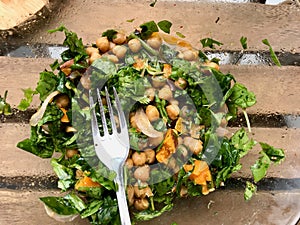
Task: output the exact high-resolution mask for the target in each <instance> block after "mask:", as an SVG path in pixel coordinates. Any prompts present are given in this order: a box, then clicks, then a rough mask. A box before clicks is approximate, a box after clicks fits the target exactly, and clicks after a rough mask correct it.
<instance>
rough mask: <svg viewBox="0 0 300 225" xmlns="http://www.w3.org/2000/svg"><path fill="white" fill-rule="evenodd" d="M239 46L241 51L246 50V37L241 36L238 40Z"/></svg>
mask: <svg viewBox="0 0 300 225" xmlns="http://www.w3.org/2000/svg"><path fill="white" fill-rule="evenodd" d="M240 42H241V45H242V47H243V49H247V48H248V45H247V37H244V36H242V37H241V39H240Z"/></svg>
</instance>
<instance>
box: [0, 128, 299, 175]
mask: <svg viewBox="0 0 300 225" xmlns="http://www.w3.org/2000/svg"><path fill="white" fill-rule="evenodd" d="M234 130H235V129H231V131H234ZM0 133H1V135H0V143H1V148H0V156H1V166H2V172H1V175H2V176H7V177H13V176H22V175H23V176H47V175H53V171H52V168H51V166H50V162H49V159H40V158H38V157H36V156H34V155H32V154H30V153H27V152H24V151H23V150H21V149H18V148H17V147H16V144H17V143H18V142H19V141H21V140H23V139H24V138H27V137H29V135H30V128H29V125H22V124H5V123H4V124H1V126H0ZM253 134H254V135H253V136H254V138H255V139H256V140H257V141H262V142H266V143H269V144H271V145H274V146H276V147H278V148H284V149H285V151H286V160H285V161H284V162H283V163H282V164H281V165H278V166H271V167H270V171H269V173H268V177H280V178H299V170H300V164H299V162H300V154H298V151H299V149H298V148H299V139H300V129H282V128H280V129H279V128H277V129H276V128H271V129H270V128H253ZM259 150H260V148H259V146H256V147H255V149H254V150H253V151H252V152H251V153H250V154H249V155H248V156H247V157H245V158H244V159H243V160H242V162H243V165H244V168H243V169H242V170H241V172H239V173H238V174H236V175H237V176H238V177H249V175H250V174H251V172H250V169H249V166H250V165H252V164H253V163H254V162H255V160H256V159H257V157H258V156H259V155H258V151H259Z"/></svg>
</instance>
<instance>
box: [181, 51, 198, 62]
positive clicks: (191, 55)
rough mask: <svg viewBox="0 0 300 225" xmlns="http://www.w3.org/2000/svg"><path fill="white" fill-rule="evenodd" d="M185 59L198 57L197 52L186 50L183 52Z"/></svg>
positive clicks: (189, 59) (191, 59)
mask: <svg viewBox="0 0 300 225" xmlns="http://www.w3.org/2000/svg"><path fill="white" fill-rule="evenodd" d="M182 54H183V59H185V60H188V61H193V60H195V59H196V58H197V54H196V53H195V52H194V51H192V50H186V51H184V52H183V53H182Z"/></svg>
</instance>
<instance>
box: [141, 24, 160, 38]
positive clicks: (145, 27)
mask: <svg viewBox="0 0 300 225" xmlns="http://www.w3.org/2000/svg"><path fill="white" fill-rule="evenodd" d="M140 28H142V30H141V38H142V39H147V38H148V37H150V36H151V34H152V33H153V32H158V27H157V25H156V23H155V22H154V21H149V22H147V23H144V24H142V25H140Z"/></svg>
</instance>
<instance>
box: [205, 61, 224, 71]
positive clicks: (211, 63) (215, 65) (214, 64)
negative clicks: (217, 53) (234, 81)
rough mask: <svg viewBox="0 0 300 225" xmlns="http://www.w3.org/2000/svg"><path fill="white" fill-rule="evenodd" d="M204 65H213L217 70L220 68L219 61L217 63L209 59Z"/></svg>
mask: <svg viewBox="0 0 300 225" xmlns="http://www.w3.org/2000/svg"><path fill="white" fill-rule="evenodd" d="M203 65H204V66H207V67H211V68H213V69H215V70H220V66H219V65H218V64H217V63H215V62H209V61H208V62H205V63H204V64H203Z"/></svg>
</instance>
